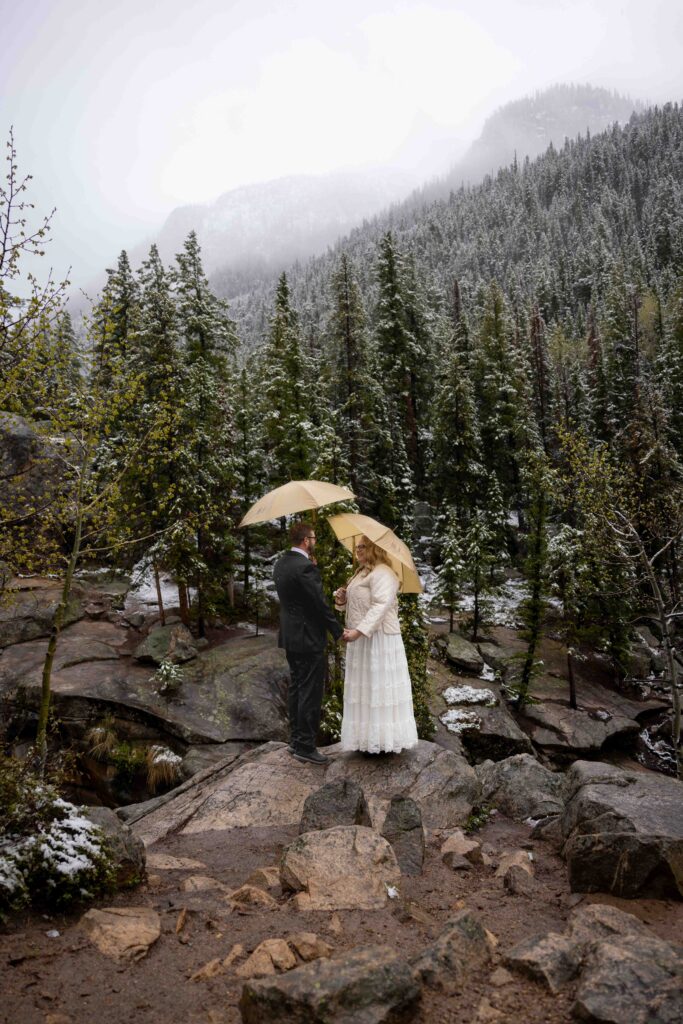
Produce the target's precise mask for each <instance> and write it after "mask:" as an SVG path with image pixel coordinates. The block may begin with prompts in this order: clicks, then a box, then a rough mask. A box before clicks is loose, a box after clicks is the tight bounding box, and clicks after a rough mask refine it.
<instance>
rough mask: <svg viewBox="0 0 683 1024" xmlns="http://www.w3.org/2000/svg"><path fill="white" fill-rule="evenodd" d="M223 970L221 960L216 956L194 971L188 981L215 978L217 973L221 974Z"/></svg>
mask: <svg viewBox="0 0 683 1024" xmlns="http://www.w3.org/2000/svg"><path fill="white" fill-rule="evenodd" d="M224 970H225V967H224V964H223V961H222V960H221V959H220V957H217V958H216V959H215V960H209V962H208V963H206V964H204V966H203V967H200V968H199V970H197V971H195V972H194V974H193V975H192V976H191V978H190V981H206V980H207V979H208V978H215V977H216V975H217V974H222V973H223V971H224Z"/></svg>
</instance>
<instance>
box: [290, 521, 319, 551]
mask: <svg viewBox="0 0 683 1024" xmlns="http://www.w3.org/2000/svg"><path fill="white" fill-rule="evenodd" d="M313 532H314V527H313V525H312V524H311V523H294V526H292V527H291V529H290V531H289V539H290V540H291V542H292V544H293V545H294V547H297V548H298V547H299V545H300V544H301V542H302V540H305V539H306V537H308V535H309V533H313Z"/></svg>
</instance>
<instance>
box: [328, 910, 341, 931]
mask: <svg viewBox="0 0 683 1024" xmlns="http://www.w3.org/2000/svg"><path fill="white" fill-rule="evenodd" d="M327 927H328V928H329V930H330V931H331V932H332V934H333V935H341V933H342V932H343V931H344V926H343V925H342V923H341V920H340V918H339V914H333V915H332V917H331V918H330V921H329V924H328V926H327Z"/></svg>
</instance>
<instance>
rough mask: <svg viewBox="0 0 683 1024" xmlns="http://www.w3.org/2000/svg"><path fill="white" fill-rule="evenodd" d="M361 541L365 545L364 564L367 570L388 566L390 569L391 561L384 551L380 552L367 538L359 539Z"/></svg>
mask: <svg viewBox="0 0 683 1024" xmlns="http://www.w3.org/2000/svg"><path fill="white" fill-rule="evenodd" d="M361 540H362V541H363V543H364V544H365V564H366V566H367V568H368V569H374V568H375V566H376V565H388V566H389V568H390V569H391V559H390V558H389V556H388V554H387V553H386V551H382V549H381V548H378V547H377V545H376V544H373V543H372V541H371V540H369V539H368V538H367V537H361Z"/></svg>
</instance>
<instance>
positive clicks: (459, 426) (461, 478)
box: [429, 283, 484, 522]
mask: <svg viewBox="0 0 683 1024" xmlns="http://www.w3.org/2000/svg"><path fill="white" fill-rule="evenodd" d="M454 295H455V297H456V299H455V301H454V304H453V315H452V329H451V331H450V332H449V333H450V336H449V342H448V343H447V345H446V347H445V350H444V352H443V356H442V358H443V368H442V371H441V373H440V375H439V377H438V380H437V384H436V388H435V394H434V401H433V406H432V414H431V464H430V471H429V477H430V484H431V493H432V494H433V496H434V501H435V503H436V505H437V506H442V505H443V506H446V507H452V508H456V509H457V510H458V515H459V517H460V520H461V522H466V520H467V519H468V518H469V515H470V514H471V511H472V509H473V508H474V507H475V506H476V505H477V499H478V496H479V495H480V491H481V487H482V480H483V476H484V468H483V456H482V449H481V433H480V429H479V417H478V414H477V408H476V404H475V401H474V388H473V385H472V380H471V369H470V352H469V332H468V330H467V325H466V323H465V321H464V316H463V312H462V308H461V303H460V293H459V290H458V289H457V283H456V289H455V291H454Z"/></svg>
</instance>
